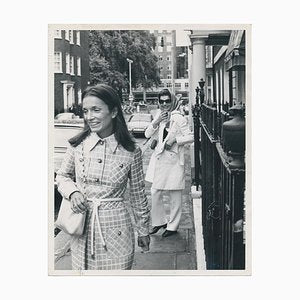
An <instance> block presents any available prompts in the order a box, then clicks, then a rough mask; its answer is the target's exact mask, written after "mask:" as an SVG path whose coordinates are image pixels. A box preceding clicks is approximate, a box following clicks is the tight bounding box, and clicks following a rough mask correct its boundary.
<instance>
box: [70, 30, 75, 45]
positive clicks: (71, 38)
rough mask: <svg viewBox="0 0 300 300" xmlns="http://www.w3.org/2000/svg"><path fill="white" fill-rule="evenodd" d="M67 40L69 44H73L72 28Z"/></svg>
mask: <svg viewBox="0 0 300 300" xmlns="http://www.w3.org/2000/svg"><path fill="white" fill-rule="evenodd" d="M69 41H70V44H74V35H73V30H69Z"/></svg>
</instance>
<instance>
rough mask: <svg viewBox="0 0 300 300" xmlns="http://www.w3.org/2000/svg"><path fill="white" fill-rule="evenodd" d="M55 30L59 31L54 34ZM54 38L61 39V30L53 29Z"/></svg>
mask: <svg viewBox="0 0 300 300" xmlns="http://www.w3.org/2000/svg"><path fill="white" fill-rule="evenodd" d="M57 31H59V34H58V35H56V33H57ZM54 38H55V39H62V34H61V30H54Z"/></svg>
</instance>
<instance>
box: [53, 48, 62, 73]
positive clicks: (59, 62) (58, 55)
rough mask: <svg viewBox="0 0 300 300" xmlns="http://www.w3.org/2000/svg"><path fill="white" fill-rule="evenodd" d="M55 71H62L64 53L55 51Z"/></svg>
mask: <svg viewBox="0 0 300 300" xmlns="http://www.w3.org/2000/svg"><path fill="white" fill-rule="evenodd" d="M54 73H62V54H61V52H54Z"/></svg>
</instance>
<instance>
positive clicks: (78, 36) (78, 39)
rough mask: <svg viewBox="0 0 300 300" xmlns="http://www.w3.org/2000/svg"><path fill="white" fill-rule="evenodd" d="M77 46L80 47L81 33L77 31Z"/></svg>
mask: <svg viewBox="0 0 300 300" xmlns="http://www.w3.org/2000/svg"><path fill="white" fill-rule="evenodd" d="M76 44H77V45H79V46H80V31H79V30H77V31H76Z"/></svg>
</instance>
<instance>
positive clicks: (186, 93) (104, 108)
mask: <svg viewBox="0 0 300 300" xmlns="http://www.w3.org/2000/svg"><path fill="white" fill-rule="evenodd" d="M48 63H49V65H48V70H49V74H48V76H49V78H48V79H49V99H48V103H49V113H48V114H49V115H48V123H49V128H48V133H49V144H48V145H49V165H48V170H49V174H48V176H49V183H48V191H49V195H48V216H49V219H48V229H49V237H48V239H49V240H48V241H49V243H48V245H49V248H48V272H49V274H50V275H120V274H121V275H251V270H252V269H251V259H252V256H251V234H252V232H251V218H252V215H251V186H250V173H251V151H250V148H251V147H250V145H251V135H250V134H248V133H249V132H250V130H251V123H250V120H251V119H250V116H251V90H250V88H249V86H250V84H251V25H250V24H249V25H248V24H231V25H226V24H224V25H222V24H218V25H212V24H210V25H201V24H199V25H197V24H186V25H170V24H168V25H163V24H161V25H158V24H149V25H137V24H135V25H124V24H123V25H112V24H110V25H103V24H102V25H97V24H93V25H87V24H85V25H76V24H72V25H71V24H70V25H66V24H58V25H56V24H49V25H48Z"/></svg>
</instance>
